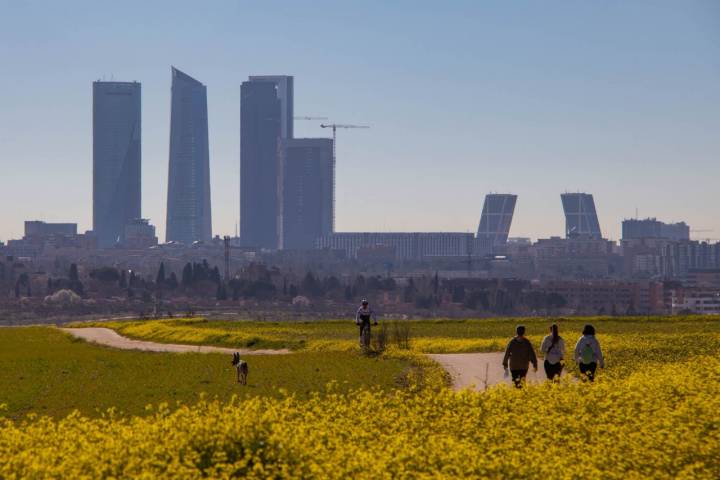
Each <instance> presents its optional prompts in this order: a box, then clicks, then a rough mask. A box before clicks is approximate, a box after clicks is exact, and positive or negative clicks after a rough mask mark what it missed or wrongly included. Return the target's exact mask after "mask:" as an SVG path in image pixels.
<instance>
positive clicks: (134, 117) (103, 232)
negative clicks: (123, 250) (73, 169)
mask: <svg viewBox="0 0 720 480" xmlns="http://www.w3.org/2000/svg"><path fill="white" fill-rule="evenodd" d="M140 93H141V90H140V84H139V83H137V82H101V81H97V82H93V231H94V232H95V235H96V237H97V242H98V246H99V247H101V248H107V247H112V246H113V245H115V244H116V243H117V242H118V241H119V240H120V237H121V236H122V232H123V227H124V225H125V224H126V223H127V222H128V221H129V220H131V219H133V218H138V217H140V201H141V192H140V170H141V122H140Z"/></svg>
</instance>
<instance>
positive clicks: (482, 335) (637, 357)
mask: <svg viewBox="0 0 720 480" xmlns="http://www.w3.org/2000/svg"><path fill="white" fill-rule="evenodd" d="M553 321H556V322H557V323H558V324H559V325H560V334H561V335H562V336H563V337H564V338H565V341H566V344H567V347H568V349H571V348H572V347H573V346H574V345H575V341H576V340H577V338H578V337H579V336H580V332H581V331H582V327H583V325H585V324H586V323H593V324H594V325H595V327H596V328H597V331H598V339H599V340H600V341H601V343H602V346H603V349H604V350H605V353H606V357H607V363H608V365H609V366H612V368H608V369H607V372H606V373H607V375H609V376H625V375H628V374H629V373H631V372H632V371H634V370H636V369H638V368H652V367H654V366H656V365H660V364H663V363H664V362H666V361H667V359H668V358H672V359H674V360H675V361H681V360H686V359H689V358H692V357H693V356H696V355H701V354H707V355H716V354H717V352H718V351H720V350H719V349H720V317H717V316H691V317H623V318H617V317H604V318H567V319H564V318H563V319H545V318H528V319H467V320H404V321H401V322H398V324H400V325H407V326H409V330H410V351H411V352H414V353H462V352H497V351H502V350H503V349H504V348H505V345H506V344H507V341H508V340H509V338H510V337H511V336H512V335H513V334H514V330H515V325H516V324H518V323H522V324H524V325H526V326H527V331H528V338H530V340H531V341H532V342H533V344H534V345H535V346H536V348H538V346H539V345H540V341H541V340H542V338H543V336H545V335H546V334H547V331H548V327H549V325H550V323H552V322H553ZM394 324H395V322H392V321H391V322H388V332H389V337H390V343H391V344H392V343H393V341H392V337H393V335H392V333H393V329H394ZM83 325H87V326H91V325H94V326H105V327H110V328H113V329H115V330H117V331H118V332H119V333H121V334H123V335H125V336H128V337H130V338H138V339H144V340H153V341H155V342H169V343H190V344H197V345H217V346H225V347H233V348H238V347H244V348H290V349H293V350H298V351H324V352H353V351H355V350H356V349H357V327H355V325H354V324H353V322H352V321H347V320H345V321H335V320H329V321H318V322H257V321H224V320H223V321H206V320H204V319H202V318H196V319H177V320H155V321H143V322H134V321H120V322H95V323H84V324H77V326H83ZM570 366H571V367H572V365H570Z"/></svg>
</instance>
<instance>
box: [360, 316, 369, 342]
mask: <svg viewBox="0 0 720 480" xmlns="http://www.w3.org/2000/svg"><path fill="white" fill-rule="evenodd" d="M359 327H360V346H361V347H367V346H368V345H365V344H364V343H363V330H365V329H366V328H367V338H366V340H367V341H368V342H369V341H370V319H369V318H368V319H367V320H365V319H364V318H361V319H360V325H359Z"/></svg>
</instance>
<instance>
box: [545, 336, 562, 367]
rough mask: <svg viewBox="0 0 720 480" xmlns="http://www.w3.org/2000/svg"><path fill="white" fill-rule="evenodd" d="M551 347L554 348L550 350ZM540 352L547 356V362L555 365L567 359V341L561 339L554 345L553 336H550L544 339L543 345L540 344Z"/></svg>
mask: <svg viewBox="0 0 720 480" xmlns="http://www.w3.org/2000/svg"><path fill="white" fill-rule="evenodd" d="M551 346H552V348H550V347H551ZM540 351H541V352H543V353H544V354H545V360H547V361H548V362H550V363H551V364H552V365H555V364H556V363H558V362H559V361H560V360H562V359H563V358H565V340H563V339H562V337H560V338H558V341H557V342H556V343H555V345H553V344H552V335H548V336H547V337H545V338H543V341H542V344H540Z"/></svg>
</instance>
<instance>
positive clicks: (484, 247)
mask: <svg viewBox="0 0 720 480" xmlns="http://www.w3.org/2000/svg"><path fill="white" fill-rule="evenodd" d="M516 201H517V195H512V194H503V193H490V194H488V195H486V196H485V204H484V205H483V209H482V215H481V216H480V226H479V227H478V232H477V245H478V247H479V248H480V250H481V251H482V252H483V253H490V252H493V251H494V249H495V248H497V247H501V246H504V245H505V244H506V243H507V239H508V235H509V233H510V225H511V224H512V219H513V213H514V212H515V203H516Z"/></svg>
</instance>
